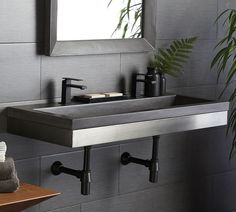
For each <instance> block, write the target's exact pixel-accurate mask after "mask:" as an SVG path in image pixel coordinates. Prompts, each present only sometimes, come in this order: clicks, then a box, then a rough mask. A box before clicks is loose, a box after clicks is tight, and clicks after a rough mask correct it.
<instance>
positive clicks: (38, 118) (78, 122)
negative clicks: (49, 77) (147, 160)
mask: <svg viewBox="0 0 236 212" xmlns="http://www.w3.org/2000/svg"><path fill="white" fill-rule="evenodd" d="M178 96H179V97H184V98H190V99H196V100H199V101H202V102H199V103H194V104H183V105H174V106H169V107H166V108H158V109H152V110H143V111H138V112H137V111H136V112H128V113H119V114H111V115H98V116H91V117H81V118H80V117H77V118H73V117H70V116H68V115H63V114H57V113H52V112H45V111H42V109H48V110H50V109H52V110H54V109H62V108H65V109H67V108H71V107H73V108H74V107H78V108H80V107H96V106H97V105H103V104H106V105H109V104H110V105H112V104H119V102H124V101H125V102H127V103H128V102H129V101H145V100H148V99H153V98H158V99H165V98H171V97H175V98H176V97H178ZM43 105H44V104H41V105H36V106H34V105H30V106H17V107H10V108H8V117H12V118H19V119H23V120H27V121H31V122H37V123H42V124H45V125H50V126H55V127H59V128H64V129H69V130H77V129H85V128H93V127H101V126H109V125H116V124H126V123H132V122H140V121H148V120H155V119H162V118H171V117H179V116H184V115H185V116H186V115H194V114H198V113H209V112H219V111H226V110H228V109H229V102H227V101H223V102H217V101H211V100H205V99H199V98H193V97H187V96H182V95H173V94H171V95H167V96H161V97H150V98H140V99H129V100H120V101H116V102H103V103H92V104H75V105H67V106H63V105H56V106H55V107H53V106H50V105H48V106H47V107H43ZM186 108H188V112H187V111H186ZM20 113H22V114H20ZM137 115H138V116H137Z"/></svg>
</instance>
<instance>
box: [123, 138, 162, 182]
mask: <svg viewBox="0 0 236 212" xmlns="http://www.w3.org/2000/svg"><path fill="white" fill-rule="evenodd" d="M159 139H160V136H153V145H152V158H151V160H143V159H140V158H135V157H132V156H131V155H130V153H128V152H124V153H123V154H122V155H121V163H122V164H123V165H128V164H129V163H136V164H139V165H143V166H145V167H148V168H149V181H150V182H152V183H156V182H157V181H158V158H157V156H158V146H159V145H158V144H159Z"/></svg>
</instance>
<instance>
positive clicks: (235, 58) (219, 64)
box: [211, 9, 236, 158]
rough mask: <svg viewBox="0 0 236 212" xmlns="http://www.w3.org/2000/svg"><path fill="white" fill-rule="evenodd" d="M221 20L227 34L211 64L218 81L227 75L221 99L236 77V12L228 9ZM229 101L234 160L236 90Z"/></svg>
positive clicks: (235, 144)
mask: <svg viewBox="0 0 236 212" xmlns="http://www.w3.org/2000/svg"><path fill="white" fill-rule="evenodd" d="M221 19H223V26H225V27H226V33H225V37H224V38H223V39H221V40H220V41H219V42H218V44H217V45H216V47H215V48H218V49H219V50H218V52H217V54H216V55H215V57H214V59H213V60H212V63H211V68H213V67H216V70H217V71H218V77H217V81H219V78H220V76H221V75H222V74H225V75H226V80H225V86H224V89H223V91H222V92H221V94H220V97H221V96H222V95H223V94H224V92H225V90H226V89H227V88H228V86H229V85H230V84H231V82H232V81H233V78H234V77H235V76H236V37H235V36H236V10H235V9H227V10H225V11H223V12H222V13H221V14H220V15H219V16H218V17H217V19H216V23H217V22H218V21H219V20H221ZM229 101H230V102H231V103H232V104H231V114H230V117H229V121H228V129H227V134H228V132H229V130H230V129H231V130H232V133H233V135H234V137H233V141H232V148H231V151H230V158H232V157H233V156H234V155H235V153H236V108H235V107H234V104H235V102H236V88H235V89H234V90H233V92H232V94H231V96H230V98H229Z"/></svg>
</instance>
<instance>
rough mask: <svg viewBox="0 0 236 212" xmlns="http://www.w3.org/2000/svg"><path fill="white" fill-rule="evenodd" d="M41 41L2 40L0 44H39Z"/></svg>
mask: <svg viewBox="0 0 236 212" xmlns="http://www.w3.org/2000/svg"><path fill="white" fill-rule="evenodd" d="M37 43H40V42H0V45H9V44H37Z"/></svg>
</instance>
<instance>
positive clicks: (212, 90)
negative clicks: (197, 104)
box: [167, 85, 218, 100]
mask: <svg viewBox="0 0 236 212" xmlns="http://www.w3.org/2000/svg"><path fill="white" fill-rule="evenodd" d="M216 88H217V86H215V85H213V86H201V87H183V88H168V89H167V90H168V91H169V92H170V93H175V94H179V95H186V96H192V97H198V98H203V99H209V100H217V99H218V96H217V95H216Z"/></svg>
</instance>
